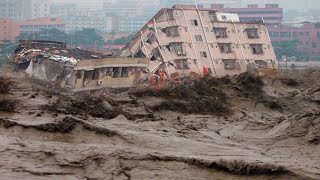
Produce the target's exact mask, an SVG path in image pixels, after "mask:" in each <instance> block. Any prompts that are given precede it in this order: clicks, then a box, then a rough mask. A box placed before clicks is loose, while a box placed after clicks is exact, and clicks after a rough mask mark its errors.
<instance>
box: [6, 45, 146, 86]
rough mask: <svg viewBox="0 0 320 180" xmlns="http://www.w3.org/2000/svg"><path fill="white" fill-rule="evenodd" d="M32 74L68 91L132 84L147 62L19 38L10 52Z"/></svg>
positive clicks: (12, 57)
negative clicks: (16, 46)
mask: <svg viewBox="0 0 320 180" xmlns="http://www.w3.org/2000/svg"><path fill="white" fill-rule="evenodd" d="M11 61H12V62H14V63H15V64H16V65H17V66H18V67H19V68H23V69H26V72H27V74H29V75H30V76H31V77H34V78H37V79H41V80H45V81H49V82H52V83H54V84H56V85H57V86H59V87H62V88H66V89H69V90H71V91H87V90H97V89H102V88H125V87H132V86H134V85H135V84H136V83H137V82H138V81H139V79H140V78H141V77H142V74H143V73H144V72H146V69H147V67H148V66H149V61H150V60H149V59H146V58H119V57H118V58H115V57H111V56H107V55H104V54H99V53H94V52H89V51H85V50H82V49H80V48H68V47H67V45H66V44H65V43H59V42H52V41H20V45H19V46H18V48H17V49H16V51H15V52H14V54H13V55H12V56H11Z"/></svg>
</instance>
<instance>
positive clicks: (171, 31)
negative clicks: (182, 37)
mask: <svg viewBox="0 0 320 180" xmlns="http://www.w3.org/2000/svg"><path fill="white" fill-rule="evenodd" d="M162 32H164V33H166V35H167V37H175V36H179V29H178V27H167V28H164V29H162Z"/></svg>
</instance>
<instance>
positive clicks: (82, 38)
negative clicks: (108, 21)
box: [17, 29, 104, 48]
mask: <svg viewBox="0 0 320 180" xmlns="http://www.w3.org/2000/svg"><path fill="white" fill-rule="evenodd" d="M25 39H28V40H32V39H36V40H46V41H59V42H64V43H67V44H69V45H71V46H85V47H97V48H102V47H103V46H104V39H103V37H102V36H101V35H100V34H98V33H97V32H96V30H95V29H83V30H81V31H76V32H74V33H71V34H67V33H65V32H62V31H60V30H58V29H43V30H41V31H38V32H34V33H21V34H20V35H19V36H18V37H17V40H25Z"/></svg>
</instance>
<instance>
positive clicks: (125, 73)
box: [121, 67, 129, 78]
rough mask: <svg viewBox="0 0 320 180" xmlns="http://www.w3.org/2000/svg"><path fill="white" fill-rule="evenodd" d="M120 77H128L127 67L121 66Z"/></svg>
mask: <svg viewBox="0 0 320 180" xmlns="http://www.w3.org/2000/svg"><path fill="white" fill-rule="evenodd" d="M121 77H122V78H127V77H129V68H127V67H123V68H122V71H121Z"/></svg>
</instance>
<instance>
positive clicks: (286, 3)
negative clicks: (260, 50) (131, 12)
mask: <svg viewBox="0 0 320 180" xmlns="http://www.w3.org/2000/svg"><path fill="white" fill-rule="evenodd" d="M104 1H109V2H112V1H119V0H50V2H52V3H54V2H58V3H63V2H71V3H77V4H79V5H81V6H84V7H95V6H97V7H99V3H101V2H104ZM127 1H129V0H127ZM130 1H144V2H149V3H150V2H155V1H159V0H130ZM194 1H195V3H201V2H209V3H211V2H212V3H217V2H218V3H221V2H230V1H238V2H240V1H241V5H242V6H246V4H247V3H249V4H260V5H261V6H262V5H263V4H265V3H279V4H280V6H281V7H283V8H284V9H285V10H288V9H300V10H308V9H320V0H194Z"/></svg>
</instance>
